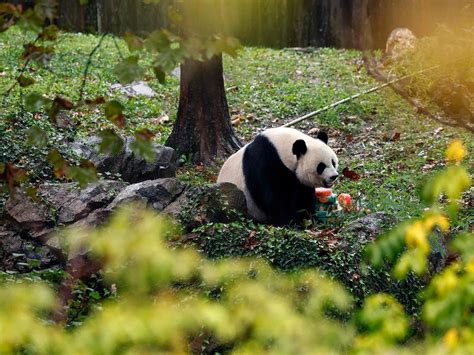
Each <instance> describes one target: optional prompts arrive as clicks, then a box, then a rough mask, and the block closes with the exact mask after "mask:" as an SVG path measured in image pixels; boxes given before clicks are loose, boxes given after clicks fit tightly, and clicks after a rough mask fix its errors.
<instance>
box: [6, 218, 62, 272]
mask: <svg viewBox="0 0 474 355" xmlns="http://www.w3.org/2000/svg"><path fill="white" fill-rule="evenodd" d="M59 263H60V260H59V258H58V255H57V254H55V253H53V252H52V250H50V249H49V248H47V247H45V246H43V245H42V244H41V243H38V242H36V241H33V240H27V239H24V238H23V237H22V236H21V235H20V233H18V232H15V231H10V230H7V229H6V228H4V227H2V226H0V270H1V271H20V272H26V271H31V270H40V269H45V268H47V267H50V266H53V265H57V264H59Z"/></svg>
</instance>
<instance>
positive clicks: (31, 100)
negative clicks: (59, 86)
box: [25, 93, 51, 112]
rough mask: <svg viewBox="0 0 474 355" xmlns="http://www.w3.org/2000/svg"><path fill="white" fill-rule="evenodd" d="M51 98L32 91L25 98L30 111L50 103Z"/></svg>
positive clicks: (38, 109) (37, 109) (26, 106)
mask: <svg viewBox="0 0 474 355" xmlns="http://www.w3.org/2000/svg"><path fill="white" fill-rule="evenodd" d="M50 104H51V100H48V99H47V98H45V97H43V96H42V95H40V94H38V93H31V94H29V95H28V96H27V97H26V98H25V108H26V109H27V110H28V111H30V112H34V111H40V110H41V109H42V108H43V107H44V106H47V105H50Z"/></svg>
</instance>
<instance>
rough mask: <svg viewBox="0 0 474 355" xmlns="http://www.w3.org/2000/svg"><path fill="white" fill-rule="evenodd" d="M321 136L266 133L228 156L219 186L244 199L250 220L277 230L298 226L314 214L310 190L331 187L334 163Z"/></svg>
mask: <svg viewBox="0 0 474 355" xmlns="http://www.w3.org/2000/svg"><path fill="white" fill-rule="evenodd" d="M327 143H328V136H327V134H326V133H324V132H320V133H319V134H318V136H317V138H316V139H315V138H312V137H310V136H308V135H306V134H304V133H301V132H300V131H298V130H296V129H293V128H284V127H279V128H270V129H267V130H265V131H264V132H262V133H261V134H259V135H258V136H257V137H256V138H255V140H254V141H253V142H251V143H249V144H247V145H246V146H244V147H243V148H241V149H240V150H239V151H238V152H236V153H235V154H233V155H232V156H231V157H229V159H227V161H226V162H225V163H224V165H223V166H222V168H221V171H220V173H219V177H218V178H217V181H218V182H230V183H233V184H235V185H236V186H237V187H238V188H239V189H240V190H242V191H243V192H244V194H245V197H246V200H247V209H248V212H249V214H250V216H251V217H253V218H254V219H255V220H257V221H259V222H263V223H268V224H273V225H276V226H283V225H288V224H291V223H295V224H301V223H302V222H303V220H304V219H308V218H310V217H311V215H312V214H313V213H314V208H315V207H314V206H315V195H314V188H315V187H331V186H332V185H333V184H334V182H335V180H336V179H337V177H338V173H337V168H338V158H337V156H336V154H335V153H334V151H333V150H332V149H331V148H330V147H329V146H328V145H327Z"/></svg>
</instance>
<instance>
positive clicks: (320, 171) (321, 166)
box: [316, 163, 326, 175]
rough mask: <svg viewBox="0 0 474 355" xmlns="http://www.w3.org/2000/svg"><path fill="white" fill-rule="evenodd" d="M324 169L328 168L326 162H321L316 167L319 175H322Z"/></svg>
mask: <svg viewBox="0 0 474 355" xmlns="http://www.w3.org/2000/svg"><path fill="white" fill-rule="evenodd" d="M324 169H326V164H324V163H319V165H318V167H317V168H316V171H317V172H318V174H319V175H321V174H322V173H323V171H324Z"/></svg>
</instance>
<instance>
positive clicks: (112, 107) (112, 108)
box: [104, 100, 125, 128]
mask: <svg viewBox="0 0 474 355" xmlns="http://www.w3.org/2000/svg"><path fill="white" fill-rule="evenodd" d="M104 109H105V117H107V119H109V120H110V121H112V122H113V123H114V124H115V125H116V126H117V127H119V128H124V127H125V116H124V114H123V111H124V110H125V107H124V106H123V105H122V104H121V103H120V102H118V101H116V100H111V101H108V102H107V103H106V104H105V108H104Z"/></svg>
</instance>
